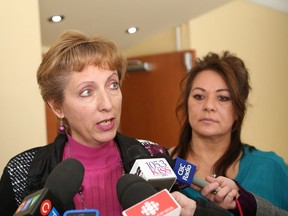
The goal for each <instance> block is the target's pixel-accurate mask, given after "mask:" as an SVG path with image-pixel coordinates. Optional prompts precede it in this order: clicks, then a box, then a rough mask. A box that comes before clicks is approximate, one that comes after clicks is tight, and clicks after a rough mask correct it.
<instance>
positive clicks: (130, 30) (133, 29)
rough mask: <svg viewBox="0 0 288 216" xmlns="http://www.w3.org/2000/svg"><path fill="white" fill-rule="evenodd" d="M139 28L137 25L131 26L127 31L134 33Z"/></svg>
mask: <svg viewBox="0 0 288 216" xmlns="http://www.w3.org/2000/svg"><path fill="white" fill-rule="evenodd" d="M138 30H139V29H138V28H137V27H130V28H128V29H127V30H126V32H127V33H128V34H134V33H136V32H137V31H138Z"/></svg>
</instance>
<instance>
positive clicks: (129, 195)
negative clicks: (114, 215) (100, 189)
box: [117, 174, 181, 216]
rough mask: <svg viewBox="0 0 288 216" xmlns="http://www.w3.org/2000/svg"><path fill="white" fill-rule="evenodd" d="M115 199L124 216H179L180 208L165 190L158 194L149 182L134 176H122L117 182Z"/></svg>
mask: <svg viewBox="0 0 288 216" xmlns="http://www.w3.org/2000/svg"><path fill="white" fill-rule="evenodd" d="M117 197H118V200H119V202H120V204H121V206H122V208H123V209H124V211H123V212H122V215H124V216H137V215H170V216H179V215H180V211H181V207H180V205H179V204H178V203H177V202H176V200H175V199H174V198H173V197H172V196H171V194H170V193H169V192H168V190H167V189H163V190H161V191H160V192H158V190H156V189H155V188H154V187H153V186H152V185H151V184H150V183H149V182H147V181H145V180H144V179H143V178H141V177H139V176H137V175H134V174H126V175H123V176H122V177H121V178H120V179H119V180H118V182H117Z"/></svg>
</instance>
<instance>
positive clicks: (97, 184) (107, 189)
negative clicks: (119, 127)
mask: <svg viewBox="0 0 288 216" xmlns="http://www.w3.org/2000/svg"><path fill="white" fill-rule="evenodd" d="M69 152H70V153H69ZM70 157H71V158H75V159H77V160H79V161H80V162H81V163H82V164H83V166H84V168H85V175H84V179H83V183H82V192H83V198H81V195H80V193H77V194H76V196H75V197H74V203H75V206H76V209H84V205H86V208H87V209H98V210H99V212H100V215H103V216H119V215H122V214H121V212H122V208H121V206H120V203H119V201H118V198H117V192H116V183H117V181H118V179H119V178H120V177H121V175H122V174H123V166H122V161H121V157H120V154H119V151H118V147H117V145H116V143H115V142H114V141H110V142H108V143H105V144H103V145H101V146H100V147H88V146H85V145H82V144H80V143H78V142H77V141H75V140H74V139H73V138H72V137H71V136H69V135H68V142H67V143H66V145H65V148H64V154H63V160H64V159H67V158H70ZM67 184H69V182H67Z"/></svg>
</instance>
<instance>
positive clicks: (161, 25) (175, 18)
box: [39, 0, 288, 48]
mask: <svg viewBox="0 0 288 216" xmlns="http://www.w3.org/2000/svg"><path fill="white" fill-rule="evenodd" d="M231 1H234V0H39V7H40V24H41V35H42V46H43V47H49V46H50V45H51V44H52V43H53V41H54V40H55V39H56V37H57V36H58V35H59V34H60V33H62V32H63V31H64V30H67V29H76V30H80V31H83V32H85V33H88V34H98V35H105V36H107V37H109V38H110V39H112V40H114V41H115V42H116V43H117V44H118V45H119V46H120V47H121V48H128V47H130V46H133V45H134V44H136V43H139V42H141V41H143V40H144V39H145V38H148V37H151V36H153V35H156V34H157V33H160V32H163V31H166V30H169V29H171V28H174V27H176V26H178V25H180V24H183V23H186V22H188V21H189V20H191V19H193V18H194V17H197V16H199V15H201V14H203V13H206V12H208V11H210V10H213V9H215V8H216V7H219V6H222V5H224V4H226V3H228V2H231ZM248 1H251V2H256V3H261V4H264V5H266V6H269V7H270V6H271V4H273V5H272V7H273V8H275V9H278V10H282V11H283V10H284V11H288V3H287V2H288V0H248ZM275 3H277V4H276V5H275ZM52 15H64V16H65V20H64V21H63V22H60V23H50V22H48V18H49V17H50V16H52ZM130 26H136V27H139V29H140V31H139V32H138V33H137V34H134V35H128V34H127V33H126V32H125V30H126V29H127V28H128V27H130Z"/></svg>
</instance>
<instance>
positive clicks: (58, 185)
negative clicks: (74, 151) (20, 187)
mask: <svg viewBox="0 0 288 216" xmlns="http://www.w3.org/2000/svg"><path fill="white" fill-rule="evenodd" d="M83 178H84V167H83V165H82V164H81V163H80V161H78V160H76V159H73V158H68V159H66V160H64V161H62V162H61V163H59V164H58V165H57V166H56V167H55V168H54V169H53V170H52V172H51V173H50V175H49V176H48V178H47V180H46V183H45V185H44V188H43V189H41V190H39V191H36V192H34V193H32V194H30V195H28V196H26V197H25V198H24V200H23V201H22V203H21V204H20V206H19V207H18V209H17V210H16V212H15V213H14V215H13V216H24V215H30V216H42V215H56V216H58V215H63V213H64V212H65V210H68V209H69V205H70V204H71V203H73V198H74V196H75V194H76V193H77V191H78V190H79V188H80V186H81V184H82V181H83Z"/></svg>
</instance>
